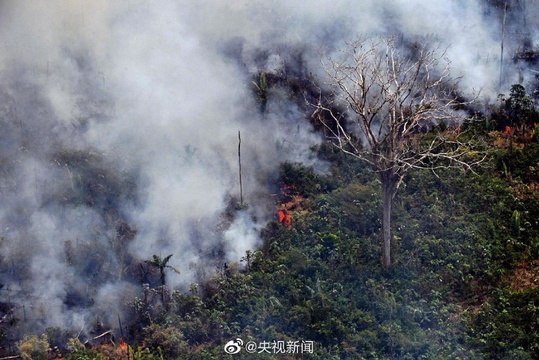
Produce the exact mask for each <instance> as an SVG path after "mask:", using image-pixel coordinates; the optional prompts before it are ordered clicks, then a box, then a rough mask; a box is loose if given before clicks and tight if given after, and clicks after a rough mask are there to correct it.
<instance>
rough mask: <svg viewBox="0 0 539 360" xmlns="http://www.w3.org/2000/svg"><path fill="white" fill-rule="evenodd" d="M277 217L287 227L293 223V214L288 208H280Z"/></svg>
mask: <svg viewBox="0 0 539 360" xmlns="http://www.w3.org/2000/svg"><path fill="white" fill-rule="evenodd" d="M277 219H278V220H279V222H280V223H281V224H283V225H284V226H286V227H290V226H291V225H292V216H291V215H290V214H288V211H286V210H283V209H281V210H278V211H277Z"/></svg>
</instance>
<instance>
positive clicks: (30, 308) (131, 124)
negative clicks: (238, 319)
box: [0, 0, 539, 333]
mask: <svg viewBox="0 0 539 360" xmlns="http://www.w3.org/2000/svg"><path fill="white" fill-rule="evenodd" d="M526 3H529V4H528V6H527V9H526V10H527V14H530V15H531V13H530V11H536V10H530V9H535V8H539V7H537V6H535V7H534V6H533V5H534V4H536V2H535V1H531V0H530V1H528V2H526ZM494 5H496V4H495V3H494V2H488V1H479V0H477V1H456V0H455V1H450V0H444V1H437V2H425V1H399V0H393V1H390V0H384V1H369V2H361V3H358V2H355V1H325V0H316V1H310V2H299V1H273V2H262V1H234V2H229V1H197V2H189V1H160V2H147V1H133V0H125V1H116V2H109V1H92V2H85V1H57V2H44V1H37V2H31V1H13V2H2V3H1V4H0V20H1V21H0V44H1V47H2V49H3V51H2V53H1V55H0V70H1V73H0V78H1V79H2V82H1V83H0V115H1V117H0V122H1V124H2V132H1V134H0V137H1V143H0V147H1V150H2V151H1V153H0V166H1V170H0V184H1V186H0V194H1V197H2V207H1V210H0V225H1V229H2V234H1V235H2V244H1V249H0V250H1V255H2V258H1V260H2V274H1V275H2V284H3V288H2V297H3V298H2V301H4V302H6V303H10V304H13V307H12V309H13V310H12V313H11V314H9V316H12V317H17V318H19V319H22V320H23V321H20V322H19V325H18V329H19V330H18V331H20V332H21V333H22V332H24V331H27V330H29V329H31V330H32V331H35V332H39V331H41V330H42V329H43V328H44V327H46V326H58V327H62V328H66V329H73V330H76V331H87V330H89V329H90V328H91V327H92V323H93V322H94V321H95V318H96V317H101V318H102V320H103V321H105V322H107V323H108V324H109V326H116V324H117V316H118V315H120V316H124V310H125V304H126V303H127V302H128V301H129V300H130V299H132V298H133V297H134V296H136V295H137V294H138V293H139V292H140V282H141V274H140V273H139V270H138V264H140V263H141V262H143V261H144V260H147V259H149V258H151V256H152V255H159V256H163V257H164V256H167V255H169V254H174V255H173V257H172V258H171V262H170V265H172V266H174V267H175V268H178V269H179V270H180V271H181V274H180V275H176V274H172V273H171V274H170V276H168V279H167V281H168V285H169V286H171V287H173V288H182V287H185V286H187V285H188V284H189V283H190V282H193V281H197V280H199V279H198V277H197V276H198V275H197V274H201V273H207V272H208V271H213V270H215V268H216V267H217V266H218V264H219V263H220V262H223V261H238V260H239V259H240V258H241V257H242V256H243V254H244V253H245V251H246V250H248V249H255V248H256V247H257V246H258V245H259V238H258V235H257V231H258V230H259V229H260V228H261V227H262V226H264V224H265V223H266V222H267V221H268V220H270V219H272V216H273V210H272V198H271V196H270V195H271V190H270V187H269V186H268V185H271V183H272V180H273V179H274V177H275V173H276V168H277V167H278V164H279V163H281V162H283V161H286V160H291V161H300V162H303V163H306V164H310V165H313V164H314V165H315V166H317V167H318V168H320V169H323V168H324V164H323V163H320V162H319V161H318V160H316V158H315V156H314V154H313V153H312V151H311V146H312V145H315V144H317V143H319V142H320V141H321V139H322V138H321V134H319V133H317V132H316V131H314V129H313V127H312V126H311V124H310V123H309V122H308V121H306V114H305V109H304V108H303V107H302V105H301V103H302V100H303V99H302V98H301V96H300V94H296V95H297V96H290V93H289V92H288V90H283V89H282V88H280V87H279V81H278V80H279V79H281V80H282V79H290V78H296V79H298V81H300V80H301V79H306V78H310V79H315V78H316V77H317V76H321V74H322V72H321V68H320V66H319V50H320V49H321V48H326V49H330V51H331V49H337V48H339V47H340V46H341V45H343V44H344V42H345V40H346V39H347V38H350V37H353V36H356V35H357V34H359V33H361V34H366V35H372V34H394V33H399V34H401V33H402V34H407V36H412V37H413V36H420V35H425V34H427V35H434V36H436V37H437V38H438V39H439V40H440V41H441V42H442V43H443V44H444V45H446V46H448V52H447V56H448V57H449V58H450V59H451V61H452V64H453V71H454V74H455V76H462V81H461V85H462V86H463V88H465V89H470V88H483V89H485V91H484V92H483V93H484V94H490V95H492V94H497V92H498V91H499V88H498V86H499V80H498V79H499V78H500V61H499V60H500V37H501V27H500V26H501V25H500V24H501V21H500V19H501V14H502V12H501V11H500V9H499V8H496V7H495V6H494ZM514 8H515V9H516V10H514V12H513V14H517V11H518V14H520V15H518V16H517V15H514V16H513V17H512V18H511V25H510V26H508V29H515V28H518V25H517V23H518V24H521V23H522V22H523V21H528V23H527V25H528V26H527V29H528V30H527V34H526V37H527V38H528V39H529V41H530V42H531V44H536V43H537V36H538V33H537V29H536V28H534V27H533V26H530V24H531V19H530V18H529V16H530V15H526V14H525V13H524V12H523V10H522V9H521V10H518V9H517V7H516V5H515V6H514ZM527 16H528V17H527ZM519 43H520V42H519V40H518V39H517V37H516V36H515V37H514V39H513V41H511V37H510V36H508V40H507V49H508V50H507V52H508V53H509V52H511V51H513V52H514V51H516V49H517V48H518V46H519ZM506 66H512V65H511V64H508V65H506ZM518 66H523V67H526V68H524V70H523V71H522V73H523V74H524V75H523V77H525V78H526V79H524V81H530V79H532V76H531V75H530V74H531V73H529V72H526V69H527V67H528V66H532V65H529V64H524V65H522V64H518ZM533 66H534V65H533ZM260 72H263V73H265V74H268V76H273V78H274V79H276V80H275V84H274V85H275V86H273V87H272V88H271V89H268V90H267V91H268V93H267V94H265V95H266V96H267V99H266V100H265V101H267V102H266V103H265V104H264V108H263V111H261V106H260V101H261V99H260V98H259V97H258V96H257V89H256V87H255V86H254V84H253V82H255V83H256V82H257V78H258V76H259V73H260ZM503 81H504V83H507V84H510V83H513V82H516V80H515V79H508V78H507V79H505V78H504V79H503ZM492 96H494V95H492ZM238 131H240V132H241V137H242V145H241V155H242V169H243V174H242V175H243V196H244V197H245V200H244V201H245V203H246V204H247V205H248V207H247V209H244V210H241V211H239V210H238V211H236V210H233V211H232V216H229V217H227V216H224V215H223V214H226V213H227V211H228V213H229V214H230V205H231V203H236V204H237V202H238V200H237V199H238V198H239V195H240V194H239V182H238V177H239V174H238V152H237V151H238V140H239V139H238ZM232 209H234V206H232Z"/></svg>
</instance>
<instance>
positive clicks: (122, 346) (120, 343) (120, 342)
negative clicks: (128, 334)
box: [118, 339, 127, 350]
mask: <svg viewBox="0 0 539 360" xmlns="http://www.w3.org/2000/svg"><path fill="white" fill-rule="evenodd" d="M118 347H119V348H120V349H122V350H127V343H126V342H125V341H124V339H120V341H119V342H118Z"/></svg>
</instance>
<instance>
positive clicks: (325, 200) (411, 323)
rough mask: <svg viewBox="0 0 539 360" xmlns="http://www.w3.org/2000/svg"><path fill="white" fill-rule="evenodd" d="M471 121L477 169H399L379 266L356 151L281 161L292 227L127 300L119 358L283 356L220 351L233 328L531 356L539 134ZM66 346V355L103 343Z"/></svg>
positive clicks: (372, 206) (369, 181)
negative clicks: (239, 255)
mask: <svg viewBox="0 0 539 360" xmlns="http://www.w3.org/2000/svg"><path fill="white" fill-rule="evenodd" d="M495 121H496V120H495V116H493V117H492V118H490V119H488V121H484V122H481V123H483V124H487V123H490V124H492V123H494V122H495ZM468 125H470V124H468ZM468 128H469V129H468V130H469V131H473V132H474V135H476V136H477V138H481V137H482V138H483V140H482V141H485V139H487V140H486V141H487V142H488V143H489V144H490V147H489V150H488V154H489V156H488V159H487V161H486V162H485V163H484V164H483V166H482V167H480V168H478V169H477V171H476V172H475V173H472V172H464V171H460V170H456V169H444V170H441V171H439V172H437V173H436V174H434V173H432V172H427V171H423V172H421V171H419V172H412V173H410V174H408V175H407V176H406V177H405V179H404V181H403V185H402V188H401V191H400V192H399V193H398V194H397V196H396V198H395V201H394V235H395V244H394V246H395V258H394V260H395V261H394V264H393V265H392V266H391V267H390V268H389V269H388V270H384V269H383V268H382V267H381V266H380V258H381V254H382V243H381V227H382V220H381V217H380V211H379V209H380V207H381V198H380V186H381V184H380V181H379V179H378V178H377V176H376V174H374V173H372V172H369V171H365V167H364V166H362V163H361V161H360V160H358V159H351V158H348V157H346V156H345V155H344V154H342V153H340V152H336V151H335V150H334V149H333V148H331V147H326V146H322V147H321V148H320V149H319V156H320V157H321V158H323V159H326V160H327V161H328V162H329V163H330V166H331V167H332V169H331V170H332V172H331V173H332V175H331V176H329V175H317V174H315V173H314V171H313V170H312V169H310V168H308V167H305V166H303V165H301V164H291V163H285V164H283V165H282V167H281V173H280V177H281V179H280V182H281V185H284V184H287V185H291V186H292V187H293V188H294V191H295V192H296V193H297V194H298V196H300V197H301V201H302V203H301V207H298V208H296V210H295V211H294V212H293V214H292V216H293V226H291V227H285V226H283V225H282V224H279V223H277V222H276V221H275V222H271V223H269V224H268V225H267V226H266V227H265V228H264V229H263V231H262V233H261V236H262V238H263V240H264V243H263V246H262V247H261V248H260V249H259V250H257V251H255V252H249V253H248V254H247V255H246V257H245V259H248V266H245V267H244V268H241V267H240V265H239V264H230V265H229V266H228V267H227V269H226V270H224V271H220V272H217V273H216V274H215V275H214V276H213V278H212V279H211V280H210V281H208V282H206V283H201V284H193V285H192V286H191V289H190V290H189V291H188V292H186V293H181V292H179V291H174V292H172V293H171V294H170V296H162V294H163V293H162V291H163V289H159V288H157V289H150V288H149V287H145V288H144V289H143V290H141V298H140V299H139V298H137V299H135V300H134V301H133V302H132V303H131V304H130V305H131V308H132V309H133V313H134V321H133V323H132V324H131V327H130V332H129V336H128V340H129V341H128V342H129V346H127V347H124V349H123V350H122V349H120V347H119V345H117V344H116V345H115V346H116V347H115V349H116V350H115V351H116V353H115V354H116V356H117V358H122V357H121V356H124V355H121V354H131V355H130V356H131V358H138V359H160V358H164V359H211V358H238V359H258V358H260V359H273V358H274V359H278V358H285V357H280V355H279V354H267V353H266V354H252V355H249V354H247V353H246V352H245V351H244V350H242V351H241V352H240V353H238V354H236V355H226V354H225V353H224V345H225V343H227V342H228V341H230V340H234V339H237V338H240V339H242V340H243V342H244V343H246V342H248V341H254V342H255V343H261V342H263V341H268V342H272V341H283V342H285V343H286V342H288V341H302V340H303V341H313V343H314V349H313V352H312V353H304V354H302V358H306V359H347V358H350V359H534V358H538V357H539V336H538V335H537V333H538V331H537V330H538V325H537V317H538V316H539V286H538V285H539V281H538V280H537V279H538V275H539V222H538V220H537V219H539V195H538V194H537V189H538V183H539V172H538V170H537V169H538V167H539V164H538V163H537V159H539V156H538V155H539V142H538V141H537V139H536V138H532V137H529V136H528V137H526V136H524V137H522V136H521V135H516V134H511V133H505V132H504V131H503V130H502V131H490V132H489V128H487V127H478V126H477V125H476V124H474V127H473V128H471V127H470V126H468ZM441 131H442V130H441ZM447 131H449V130H447ZM523 131H524V132H523V133H522V134H523V135H527V134H529V133H530V132H533V131H535V130H534V128H533V127H532V126H529V125H526V127H525V128H524V129H523ZM508 137H512V139H509V138H508ZM524 138H527V139H528V140H527V141H526V142H522V139H524ZM509 140H511V141H509ZM165 259H167V258H165ZM161 263H163V260H162V261H161ZM165 265H166V264H165ZM163 269H164V268H163ZM161 287H162V288H164V286H163V285H162V286H161ZM70 341H71V342H73V340H70ZM30 343H37V338H36V339H29V338H25V340H24V341H23V342H22V343H21V345H20V346H26V345H25V344H28V345H27V346H26V348H28V349H30V350H25V351H31V350H32V349H34V348H35V347H30V345H29V344H30ZM141 344H143V346H142V347H141ZM32 346H33V345H32ZM137 346H138V347H137ZM67 348H69V349H72V351H71V353H69V357H68V358H88V359H90V358H92V359H98V358H107V356H110V355H106V354H107V352H106V351H109V353H108V354H110V351H111V350H110V349H109V350H106V351H105V350H104V349H101V348H99V347H96V348H95V349H92V350H88V349H86V348H80V346H79V347H77V346H75V345H72V346H69V347H67ZM35 349H37V348H35ZM35 349H34V350H35ZM21 351H22V350H21ZM35 351H38V350H35ZM121 351H123V353H122V352H121ZM77 356H79V357H77ZM85 356H86V357H85ZM100 356H101V357H100ZM125 356H127V355H125ZM227 356H229V357H227ZM126 358H127V357H126Z"/></svg>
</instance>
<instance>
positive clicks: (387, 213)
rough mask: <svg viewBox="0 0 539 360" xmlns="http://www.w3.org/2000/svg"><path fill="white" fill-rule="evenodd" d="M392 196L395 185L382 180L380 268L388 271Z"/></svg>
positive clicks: (389, 263) (389, 264)
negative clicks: (381, 249) (381, 251)
mask: <svg viewBox="0 0 539 360" xmlns="http://www.w3.org/2000/svg"><path fill="white" fill-rule="evenodd" d="M394 194H395V185H394V184H393V182H391V181H387V180H384V179H382V199H383V205H382V206H383V208H382V239H383V255H382V266H383V267H384V269H389V267H390V266H391V238H392V236H391V205H392V202H393V195H394Z"/></svg>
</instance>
